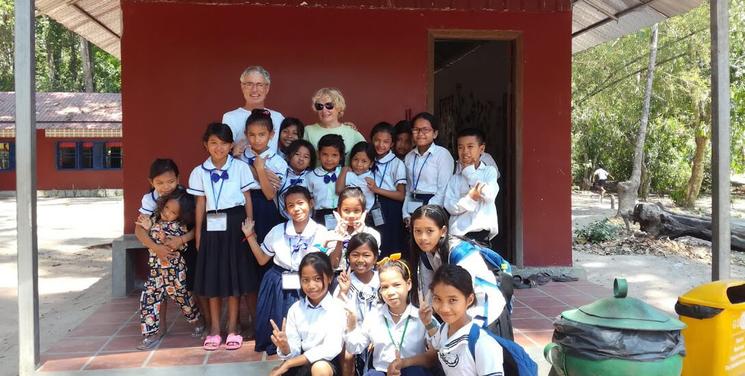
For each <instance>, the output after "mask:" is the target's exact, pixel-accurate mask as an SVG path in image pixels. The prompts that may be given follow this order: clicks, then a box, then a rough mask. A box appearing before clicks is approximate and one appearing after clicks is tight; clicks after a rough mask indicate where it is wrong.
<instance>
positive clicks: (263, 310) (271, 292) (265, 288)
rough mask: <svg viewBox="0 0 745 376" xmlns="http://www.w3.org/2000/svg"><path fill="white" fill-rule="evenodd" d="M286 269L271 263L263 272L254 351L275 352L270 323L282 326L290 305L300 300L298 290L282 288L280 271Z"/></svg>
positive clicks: (257, 307)
mask: <svg viewBox="0 0 745 376" xmlns="http://www.w3.org/2000/svg"><path fill="white" fill-rule="evenodd" d="M286 271H287V270H285V269H283V268H281V267H279V266H277V265H276V264H273V265H272V267H271V268H269V270H267V272H266V273H265V274H264V279H262V280H261V287H259V298H258V304H257V305H256V318H255V319H254V337H255V339H256V346H255V351H257V352H261V351H266V353H267V354H268V355H274V354H276V353H277V346H274V343H272V339H271V337H272V324H270V323H269V319H272V320H274V322H275V323H276V324H277V326H279V327H282V320H283V319H284V318H285V317H287V311H289V310H290V307H291V306H292V305H293V304H295V302H297V301H298V300H300V290H284V289H282V273H283V272H286Z"/></svg>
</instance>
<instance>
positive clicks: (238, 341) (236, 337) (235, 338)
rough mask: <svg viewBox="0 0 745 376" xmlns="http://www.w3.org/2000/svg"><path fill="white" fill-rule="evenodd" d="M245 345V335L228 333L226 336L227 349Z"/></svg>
mask: <svg viewBox="0 0 745 376" xmlns="http://www.w3.org/2000/svg"><path fill="white" fill-rule="evenodd" d="M241 346H243V337H242V336H241V335H240V334H228V337H227V338H225V349H226V350H238V349H240V348H241Z"/></svg>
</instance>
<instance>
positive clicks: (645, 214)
mask: <svg viewBox="0 0 745 376" xmlns="http://www.w3.org/2000/svg"><path fill="white" fill-rule="evenodd" d="M633 219H634V222H637V223H639V227H640V228H641V230H642V231H644V232H646V233H648V234H650V235H652V236H655V237H661V236H667V237H669V238H670V239H675V238H679V237H681V236H692V237H694V238H699V239H704V240H708V241H711V218H707V217H697V216H692V215H685V214H678V213H672V212H669V211H667V210H665V209H664V208H662V207H661V206H659V204H657V205H655V204H649V203H640V204H638V205H636V207H635V208H634V215H633ZM731 230H732V233H731V234H732V235H731V236H732V237H731V240H732V242H731V244H732V249H734V250H736V251H745V225H744V224H742V223H738V222H735V221H733V222H732V223H731Z"/></svg>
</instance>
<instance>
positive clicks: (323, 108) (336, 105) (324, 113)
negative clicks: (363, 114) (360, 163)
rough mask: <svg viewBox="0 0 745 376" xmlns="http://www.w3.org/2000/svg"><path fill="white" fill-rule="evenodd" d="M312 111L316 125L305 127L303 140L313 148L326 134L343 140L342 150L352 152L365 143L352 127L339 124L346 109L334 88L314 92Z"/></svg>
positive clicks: (346, 160) (340, 96) (338, 92)
mask: <svg viewBox="0 0 745 376" xmlns="http://www.w3.org/2000/svg"><path fill="white" fill-rule="evenodd" d="M312 103H313V110H314V111H316V113H317V114H318V123H316V124H312V125H308V126H306V127H305V134H304V135H303V138H304V139H305V140H307V141H309V142H310V143H311V144H313V146H315V147H317V146H318V141H319V140H320V139H321V137H323V136H325V135H327V134H337V135H339V136H341V137H342V138H343V139H344V150H352V146H354V145H355V144H357V143H358V142H360V141H365V136H363V135H362V134H361V133H360V132H358V131H357V129H355V128H354V127H352V126H350V125H347V124H344V123H342V122H341V120H340V119H341V117H342V116H343V115H344V110H345V109H346V107H347V106H346V102H344V96H343V95H342V94H341V91H339V89H336V88H328V87H325V88H322V89H319V90H318V91H316V93H315V94H314V95H313V99H312ZM344 161H345V164H347V165H348V164H349V155H348V154H345V155H344Z"/></svg>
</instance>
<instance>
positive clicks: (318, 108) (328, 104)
mask: <svg viewBox="0 0 745 376" xmlns="http://www.w3.org/2000/svg"><path fill="white" fill-rule="evenodd" d="M313 107H315V108H316V111H321V110H323V108H324V107H326V109H327V110H333V109H334V104H333V103H332V102H326V103H318V102H316V103H314V104H313Z"/></svg>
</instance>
